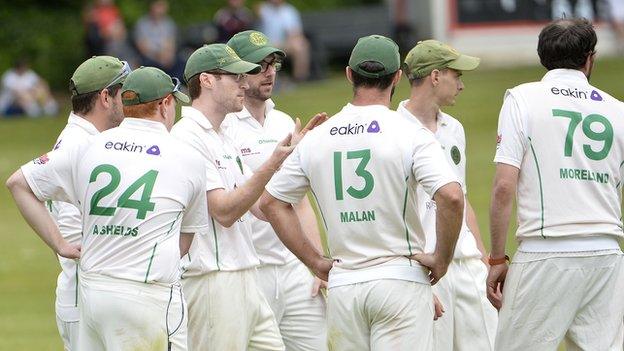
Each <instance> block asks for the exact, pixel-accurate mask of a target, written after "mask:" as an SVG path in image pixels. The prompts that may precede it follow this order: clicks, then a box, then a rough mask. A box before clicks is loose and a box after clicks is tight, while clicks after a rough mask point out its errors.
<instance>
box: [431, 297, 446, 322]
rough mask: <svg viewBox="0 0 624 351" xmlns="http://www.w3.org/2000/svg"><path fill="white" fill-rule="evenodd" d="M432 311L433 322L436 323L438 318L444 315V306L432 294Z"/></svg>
mask: <svg viewBox="0 0 624 351" xmlns="http://www.w3.org/2000/svg"><path fill="white" fill-rule="evenodd" d="M433 310H434V314H433V320H434V321H437V320H438V318H440V317H442V315H443V314H444V305H442V302H440V299H438V296H437V295H436V294H433Z"/></svg>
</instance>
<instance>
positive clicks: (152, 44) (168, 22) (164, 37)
mask: <svg viewBox="0 0 624 351" xmlns="http://www.w3.org/2000/svg"><path fill="white" fill-rule="evenodd" d="M168 11H169V4H168V3H167V1H165V0H157V1H154V2H152V3H151V4H150V9H149V14H147V15H145V16H143V17H141V18H140V19H139V21H138V22H137V24H136V26H135V28H134V40H135V42H136V47H137V49H138V50H139V54H140V55H141V59H142V64H143V65H144V66H154V67H158V68H160V69H162V70H163V71H165V72H166V73H167V74H169V75H170V76H173V77H178V78H179V77H181V76H182V68H181V64H180V61H179V60H178V58H177V45H176V37H177V27H176V24H175V23H174V22H173V20H172V19H171V17H169V16H168V15H167V12H168Z"/></svg>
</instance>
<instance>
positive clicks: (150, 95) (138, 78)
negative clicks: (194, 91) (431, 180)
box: [121, 67, 191, 106]
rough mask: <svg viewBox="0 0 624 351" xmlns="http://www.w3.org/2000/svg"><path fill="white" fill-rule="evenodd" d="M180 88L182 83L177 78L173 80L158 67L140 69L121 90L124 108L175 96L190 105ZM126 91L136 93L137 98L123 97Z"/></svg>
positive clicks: (127, 80)
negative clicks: (170, 95)
mask: <svg viewBox="0 0 624 351" xmlns="http://www.w3.org/2000/svg"><path fill="white" fill-rule="evenodd" d="M174 80H175V82H174ZM179 88H180V81H179V80H178V79H177V78H173V79H172V78H171V77H170V76H169V75H168V74H167V73H165V72H163V71H161V70H160V69H158V68H156V67H140V68H138V69H135V70H134V71H133V72H132V73H130V74H129V75H128V77H127V78H126V81H125V82H124V84H123V87H122V88H121V100H122V102H123V104H124V106H130V105H138V104H144V103H147V102H150V101H154V100H158V99H160V98H164V97H165V96H167V95H169V94H173V96H174V97H175V98H176V99H177V100H178V101H180V102H184V103H189V102H190V101H191V99H189V97H188V96H186V94H184V93H182V92H181V91H180V90H179ZM126 91H132V92H134V93H135V94H136V97H134V98H132V99H125V98H124V97H123V95H124V93H125V92H126Z"/></svg>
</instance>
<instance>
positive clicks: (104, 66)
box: [69, 56, 132, 96]
mask: <svg viewBox="0 0 624 351" xmlns="http://www.w3.org/2000/svg"><path fill="white" fill-rule="evenodd" d="M131 71H132V70H131V69H130V65H128V62H126V61H120V60H119V59H118V58H116V57H112V56H93V57H91V58H90V59H88V60H86V61H85V62H83V63H82V64H80V66H78V68H76V71H74V75H72V77H71V80H70V82H69V86H70V88H69V90H70V91H71V93H72V95H73V96H76V95H81V94H86V93H91V92H94V91H98V90H102V89H105V88H108V87H110V86H113V85H115V84H119V83H123V82H124V79H125V78H126V77H127V76H128V74H130V72H131Z"/></svg>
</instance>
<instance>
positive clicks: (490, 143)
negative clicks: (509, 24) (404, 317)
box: [0, 59, 624, 351]
mask: <svg viewBox="0 0 624 351" xmlns="http://www.w3.org/2000/svg"><path fill="white" fill-rule="evenodd" d="M594 71H595V73H594V76H593V77H592V83H593V84H594V85H596V86H598V87H600V88H601V89H603V90H605V91H607V92H609V93H611V94H612V95H614V96H615V97H618V98H624V84H623V83H622V82H620V81H619V79H620V77H621V75H622V72H624V61H621V60H614V59H611V60H599V61H598V62H597V65H596V67H595V69H594ZM543 73H544V70H543V69H542V68H538V67H522V68H513V69H504V70H501V69H497V70H493V69H492V70H488V69H483V70H480V71H477V72H474V73H467V74H465V75H464V77H463V78H464V83H465V85H466V89H465V91H464V92H463V93H462V94H461V95H460V96H459V98H458V100H457V105H456V106H454V107H452V108H448V109H447V110H446V112H448V113H450V114H452V115H454V116H455V117H457V118H458V119H460V120H461V121H462V122H463V124H464V127H465V130H466V134H467V135H466V137H467V148H468V149H467V158H468V197H469V199H470V201H471V203H472V205H473V207H474V208H475V210H476V212H477V215H478V217H479V220H480V221H479V223H480V227H481V230H482V232H483V236H484V241H485V242H486V246H489V237H488V230H487V228H488V218H487V211H488V205H489V197H490V188H491V184H492V177H493V173H494V165H493V163H492V159H493V157H494V151H495V143H496V123H497V122H496V121H497V118H498V111H499V108H500V105H501V102H502V98H503V93H504V92H505V89H506V88H509V87H512V86H514V85H517V84H519V83H522V82H526V81H532V80H539V79H540V78H541V76H542V75H543ZM407 96H408V85H407V82H406V81H405V80H403V81H402V82H401V85H400V88H399V89H397V91H396V93H395V98H394V102H393V106H394V107H396V105H397V104H398V102H399V101H400V100H402V99H405V98H407ZM350 97H351V88H350V86H349V85H348V83H347V81H346V80H345V79H343V78H342V76H340V77H335V78H333V79H330V80H327V81H323V82H318V83H312V84H309V85H306V86H303V87H301V88H299V89H297V90H295V91H290V92H286V93H283V94H280V95H278V96H276V97H275V101H276V103H277V106H278V108H279V109H281V110H283V111H285V112H287V113H289V114H291V115H292V116H295V117H301V118H302V119H307V118H308V117H309V116H311V115H313V114H314V113H316V112H318V111H326V112H327V113H328V114H330V115H332V114H334V113H336V112H337V111H339V110H340V108H341V107H342V106H343V105H344V104H345V103H346V102H347V101H349V99H350ZM65 116H66V114H64V115H62V116H59V118H54V119H37V120H28V119H20V120H0V150H2V152H1V154H0V179H1V180H2V185H3V184H4V181H5V180H6V178H7V177H8V176H9V175H10V174H11V173H12V172H13V171H14V170H15V169H17V167H19V166H20V165H21V164H23V163H25V162H27V161H28V160H30V159H32V158H34V157H36V156H38V155H40V154H41V153H44V152H46V151H47V150H49V149H50V148H51V146H52V145H53V144H54V141H55V140H56V137H57V135H58V134H59V132H60V131H61V129H62V128H63V126H64V125H65V123H66V117H65ZM623 117H624V116H623ZM0 218H1V219H2V222H3V225H2V229H1V231H0V291H1V295H0V296H1V298H0V330H1V331H2V332H1V333H0V335H1V341H0V350H40V351H44V350H61V349H62V346H61V343H60V339H59V337H58V335H57V331H56V324H55V317H54V288H55V283H56V276H57V274H58V272H59V267H58V264H57V262H56V258H55V256H54V255H53V253H52V252H51V251H50V250H49V249H48V248H47V247H46V246H45V245H44V244H43V242H42V241H41V240H39V239H38V237H37V236H36V235H35V234H34V233H33V231H32V230H31V229H30V228H29V227H28V226H27V225H26V224H25V222H24V221H23V219H22V218H21V217H20V215H19V214H18V212H17V209H16V208H15V206H14V205H13V203H12V201H11V199H10V197H9V194H8V192H7V191H6V188H5V187H4V186H2V187H0ZM508 243H509V244H508V247H509V249H508V251H509V252H513V248H515V243H514V242H513V239H511V237H510V240H509V241H508Z"/></svg>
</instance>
